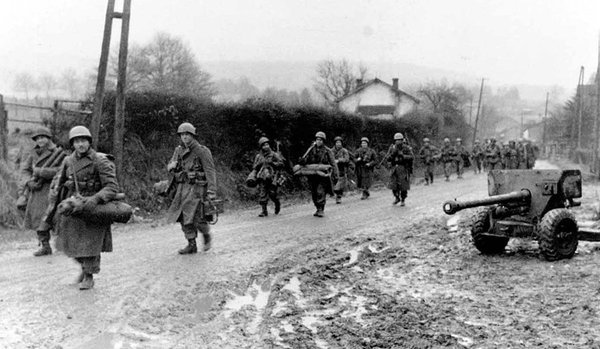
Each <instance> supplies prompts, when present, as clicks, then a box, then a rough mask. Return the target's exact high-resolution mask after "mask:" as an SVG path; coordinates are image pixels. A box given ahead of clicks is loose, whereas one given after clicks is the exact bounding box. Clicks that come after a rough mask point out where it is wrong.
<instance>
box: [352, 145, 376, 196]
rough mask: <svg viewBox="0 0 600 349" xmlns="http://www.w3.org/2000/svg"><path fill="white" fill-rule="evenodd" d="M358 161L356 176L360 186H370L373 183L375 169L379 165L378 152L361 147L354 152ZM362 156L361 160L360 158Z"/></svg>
mask: <svg viewBox="0 0 600 349" xmlns="http://www.w3.org/2000/svg"><path fill="white" fill-rule="evenodd" d="M354 158H355V159H357V161H356V178H357V182H358V183H357V185H358V187H359V188H365V189H367V188H370V187H371V185H372V184H373V170H374V169H375V165H377V153H375V150H373V149H371V148H369V147H366V148H363V147H360V148H358V149H357V150H356V152H355V154H354ZM359 158H360V160H358V159H359Z"/></svg>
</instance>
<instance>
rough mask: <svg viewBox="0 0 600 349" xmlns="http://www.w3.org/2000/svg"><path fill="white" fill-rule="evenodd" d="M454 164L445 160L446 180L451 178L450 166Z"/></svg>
mask: <svg viewBox="0 0 600 349" xmlns="http://www.w3.org/2000/svg"><path fill="white" fill-rule="evenodd" d="M451 166H452V163H451V162H444V176H446V182H447V181H449V180H450V167H451Z"/></svg>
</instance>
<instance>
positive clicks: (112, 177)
mask: <svg viewBox="0 0 600 349" xmlns="http://www.w3.org/2000/svg"><path fill="white" fill-rule="evenodd" d="M69 142H70V144H71V146H72V147H73V148H74V152H73V154H71V155H69V156H67V157H66V158H65V160H64V161H63V163H62V165H61V167H60V169H59V170H58V172H57V174H56V177H55V178H54V180H53V185H54V187H53V189H52V190H51V192H50V196H49V201H50V202H49V205H48V211H46V215H45V217H44V218H43V222H42V224H50V223H53V216H54V215H53V212H54V210H55V207H56V205H57V204H58V203H59V202H60V201H62V200H63V199H65V198H67V197H71V196H73V195H81V196H82V197H83V204H82V205H81V206H79V207H77V208H74V209H73V210H72V212H68V213H67V212H65V213H63V214H59V215H58V216H59V217H58V218H57V221H56V231H57V233H58V234H59V237H60V239H61V240H62V241H63V246H64V249H65V254H66V255H67V256H68V257H71V258H74V259H75V260H76V261H77V262H78V263H79V264H80V265H81V274H80V275H79V278H78V281H79V289H80V290H88V289H90V288H92V287H94V276H93V275H94V274H97V273H99V272H100V253H101V252H112V234H111V230H110V223H100V222H91V221H87V220H84V219H83V218H79V217H76V216H74V215H73V214H74V213H76V212H75V210H80V211H81V212H85V211H88V212H89V211H93V210H94V209H95V207H96V206H97V205H98V204H101V203H106V202H109V201H112V200H113V199H114V197H115V195H116V194H117V191H118V189H119V184H118V183H117V177H116V173H115V166H114V164H113V163H112V162H111V161H110V160H109V159H108V157H107V156H106V155H104V154H101V153H97V152H96V151H95V150H94V149H92V148H91V143H92V135H91V133H90V131H89V130H88V129H87V128H86V127H84V126H75V127H73V128H72V129H71V130H70V131H69ZM71 213H73V214H71ZM40 229H41V228H40ZM42 230H43V229H42Z"/></svg>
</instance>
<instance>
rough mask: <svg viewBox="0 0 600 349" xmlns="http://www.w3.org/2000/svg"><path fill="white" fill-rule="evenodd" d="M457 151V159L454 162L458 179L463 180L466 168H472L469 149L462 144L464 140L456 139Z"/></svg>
mask: <svg viewBox="0 0 600 349" xmlns="http://www.w3.org/2000/svg"><path fill="white" fill-rule="evenodd" d="M455 149H456V158H455V159H454V162H455V164H456V175H457V178H458V179H462V178H463V176H462V175H463V172H464V168H465V166H467V167H468V166H471V165H470V163H469V152H468V151H467V148H465V146H464V145H463V144H462V138H457V139H456V146H455Z"/></svg>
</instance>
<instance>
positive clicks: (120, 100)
mask: <svg viewBox="0 0 600 349" xmlns="http://www.w3.org/2000/svg"><path fill="white" fill-rule="evenodd" d="M114 17H115V18H121V42H120V46H119V67H118V77H117V96H116V101H115V104H116V105H115V126H114V131H113V153H114V155H115V165H116V170H117V176H118V177H119V179H122V177H121V176H122V173H123V172H122V170H123V133H124V129H125V86H126V75H127V74H126V73H127V46H128V43H129V18H130V17H131V0H124V2H123V12H122V13H121V14H118V13H115V14H114Z"/></svg>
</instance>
